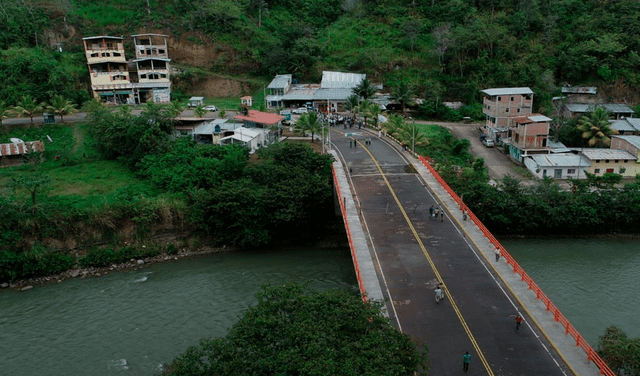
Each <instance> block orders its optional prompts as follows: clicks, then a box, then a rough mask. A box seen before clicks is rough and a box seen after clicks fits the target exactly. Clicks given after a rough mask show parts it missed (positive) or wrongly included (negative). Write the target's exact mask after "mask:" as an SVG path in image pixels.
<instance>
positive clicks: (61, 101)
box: [47, 95, 78, 123]
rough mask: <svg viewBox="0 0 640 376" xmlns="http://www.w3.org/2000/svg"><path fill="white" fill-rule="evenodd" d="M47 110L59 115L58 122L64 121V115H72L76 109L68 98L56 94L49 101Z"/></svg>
mask: <svg viewBox="0 0 640 376" xmlns="http://www.w3.org/2000/svg"><path fill="white" fill-rule="evenodd" d="M47 110H49V111H51V112H53V113H54V114H56V115H60V122H61V123H64V115H73V114H74V113H75V112H76V111H78V110H77V109H76V105H75V104H73V102H71V101H70V100H68V99H66V98H65V97H63V96H62V95H56V96H55V97H54V98H53V101H51V104H50V105H49V106H47Z"/></svg>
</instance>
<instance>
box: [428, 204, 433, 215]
mask: <svg viewBox="0 0 640 376" xmlns="http://www.w3.org/2000/svg"><path fill="white" fill-rule="evenodd" d="M431 217H433V205H431V207H430V208H429V218H431Z"/></svg>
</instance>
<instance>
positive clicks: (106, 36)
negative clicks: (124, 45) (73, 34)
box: [82, 35, 124, 40]
mask: <svg viewBox="0 0 640 376" xmlns="http://www.w3.org/2000/svg"><path fill="white" fill-rule="evenodd" d="M101 38H109V39H124V38H122V37H112V36H109V35H100V36H97V37H86V38H82V40H87V39H101Z"/></svg>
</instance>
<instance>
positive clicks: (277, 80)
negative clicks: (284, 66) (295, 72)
mask: <svg viewBox="0 0 640 376" xmlns="http://www.w3.org/2000/svg"><path fill="white" fill-rule="evenodd" d="M291 77H292V75H290V74H279V75H277V76H275V77H274V79H273V80H271V83H270V84H269V86H267V89H283V88H285V87H287V85H288V84H290V83H291Z"/></svg>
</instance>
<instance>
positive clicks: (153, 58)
mask: <svg viewBox="0 0 640 376" xmlns="http://www.w3.org/2000/svg"><path fill="white" fill-rule="evenodd" d="M147 60H162V61H171V59H168V58H166V57H145V58H142V59H135V60H134V61H133V62H134V63H136V62H139V61H147Z"/></svg>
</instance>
